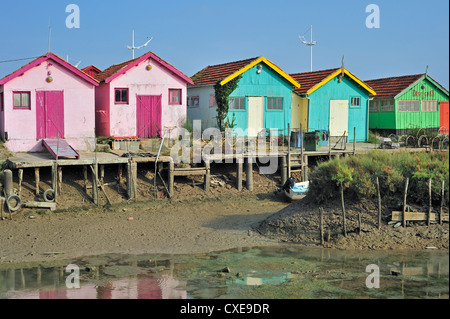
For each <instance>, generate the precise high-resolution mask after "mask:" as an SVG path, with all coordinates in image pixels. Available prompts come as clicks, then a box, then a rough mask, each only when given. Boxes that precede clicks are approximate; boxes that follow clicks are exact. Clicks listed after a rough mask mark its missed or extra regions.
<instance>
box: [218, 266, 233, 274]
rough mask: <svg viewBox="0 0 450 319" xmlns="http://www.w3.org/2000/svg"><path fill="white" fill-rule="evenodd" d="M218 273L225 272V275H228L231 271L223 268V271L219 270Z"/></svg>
mask: <svg viewBox="0 0 450 319" xmlns="http://www.w3.org/2000/svg"><path fill="white" fill-rule="evenodd" d="M219 272H226V273H230V272H231V269H230V268H228V267H225V268H223V269H221V270H219Z"/></svg>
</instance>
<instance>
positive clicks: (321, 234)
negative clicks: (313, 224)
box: [319, 207, 323, 245]
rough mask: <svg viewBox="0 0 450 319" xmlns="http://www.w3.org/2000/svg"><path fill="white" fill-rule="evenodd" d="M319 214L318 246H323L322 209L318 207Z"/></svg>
mask: <svg viewBox="0 0 450 319" xmlns="http://www.w3.org/2000/svg"><path fill="white" fill-rule="evenodd" d="M319 214H320V244H321V245H323V209H322V207H319Z"/></svg>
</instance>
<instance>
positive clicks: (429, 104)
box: [422, 101, 438, 112]
mask: <svg viewBox="0 0 450 319" xmlns="http://www.w3.org/2000/svg"><path fill="white" fill-rule="evenodd" d="M437 111H438V101H422V112H437Z"/></svg>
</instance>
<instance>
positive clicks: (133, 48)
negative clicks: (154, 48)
mask: <svg viewBox="0 0 450 319" xmlns="http://www.w3.org/2000/svg"><path fill="white" fill-rule="evenodd" d="M147 39H148V38H147ZM152 40H153V38H150V40H148V41H147V42H146V43H145V44H143V45H141V46H139V47H135V46H134V30H133V44H132V46H131V47H130V46H127V49H128V50H131V51H133V59H134V51H135V50H139V49H141V48H143V47H146V46H147V45H148V44H149V43H150V41H152Z"/></svg>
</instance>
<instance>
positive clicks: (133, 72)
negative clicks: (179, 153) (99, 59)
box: [95, 52, 193, 138]
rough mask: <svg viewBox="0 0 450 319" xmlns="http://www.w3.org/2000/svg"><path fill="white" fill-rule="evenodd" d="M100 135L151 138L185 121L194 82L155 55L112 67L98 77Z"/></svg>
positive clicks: (97, 107)
mask: <svg viewBox="0 0 450 319" xmlns="http://www.w3.org/2000/svg"><path fill="white" fill-rule="evenodd" d="M95 78H96V79H97V80H98V81H99V82H100V85H99V86H98V87H97V88H96V91H95V107H96V108H95V109H96V133H97V136H108V137H109V136H113V137H116V138H121V137H131V136H132V137H138V138H151V137H155V136H162V135H163V130H164V128H165V127H166V128H167V127H179V126H180V124H182V122H183V121H185V119H186V108H187V105H186V101H187V99H186V92H187V84H188V83H190V84H193V82H192V80H191V79H190V78H189V77H188V76H186V75H185V74H183V73H182V72H180V71H179V70H178V69H176V68H175V67H174V66H172V65H171V64H169V63H167V62H166V61H164V60H163V59H161V58H160V57H158V56H157V55H156V54H154V53H152V52H148V53H146V54H144V55H143V56H141V57H139V58H136V59H133V60H130V61H127V62H124V63H121V64H117V65H113V66H111V67H109V68H108V69H106V70H104V71H103V72H101V73H100V74H98V75H97V76H96V77H95Z"/></svg>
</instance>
